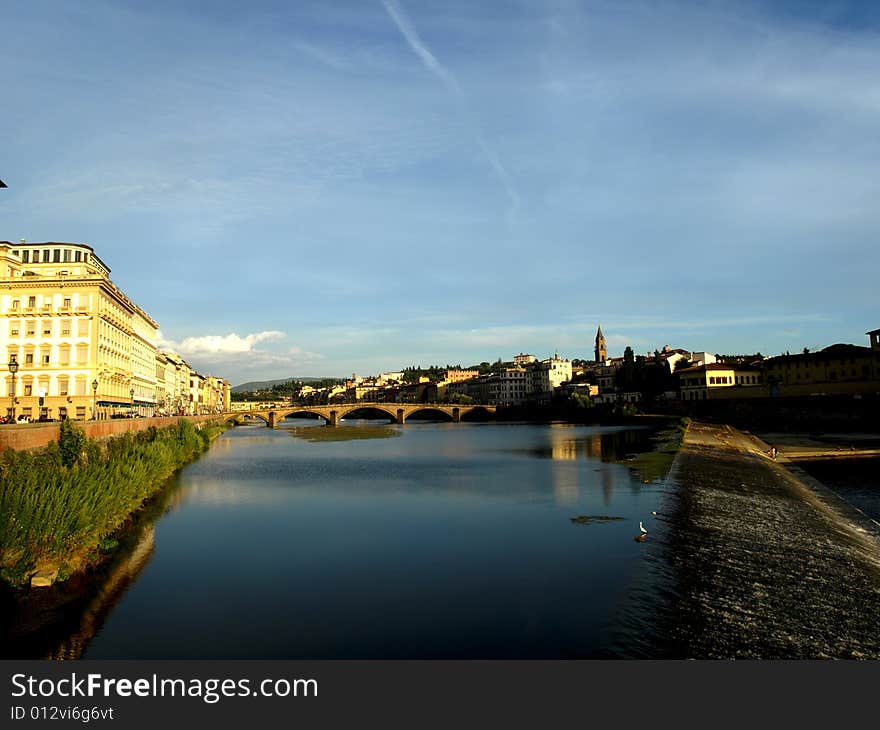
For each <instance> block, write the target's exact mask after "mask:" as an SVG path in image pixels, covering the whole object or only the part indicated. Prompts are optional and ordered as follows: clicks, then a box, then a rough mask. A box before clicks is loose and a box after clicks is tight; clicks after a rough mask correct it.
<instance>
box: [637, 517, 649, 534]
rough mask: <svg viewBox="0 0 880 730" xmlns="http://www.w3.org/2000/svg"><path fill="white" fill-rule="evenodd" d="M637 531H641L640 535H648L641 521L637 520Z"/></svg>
mask: <svg viewBox="0 0 880 730" xmlns="http://www.w3.org/2000/svg"><path fill="white" fill-rule="evenodd" d="M639 530H640V531H641V533H642V534H643V535H647V534H648V531H647V530H646V529H645V526H644V525H643V524H642V521H641V520H639Z"/></svg>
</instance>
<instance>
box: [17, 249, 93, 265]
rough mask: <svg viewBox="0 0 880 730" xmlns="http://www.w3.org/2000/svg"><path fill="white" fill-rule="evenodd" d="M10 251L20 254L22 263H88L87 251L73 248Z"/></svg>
mask: <svg viewBox="0 0 880 730" xmlns="http://www.w3.org/2000/svg"><path fill="white" fill-rule="evenodd" d="M12 253H14V254H15V255H16V256H19V255H20V256H21V262H22V263H23V264H49V263H52V264H60V263H65V264H66V263H79V262H82V263H84V264H87V263H89V252H88V251H80V250H79V249H75V248H74V249H70V248H44V249H39V248H33V249H31V248H25V249H22V250H21V251H13V252H12Z"/></svg>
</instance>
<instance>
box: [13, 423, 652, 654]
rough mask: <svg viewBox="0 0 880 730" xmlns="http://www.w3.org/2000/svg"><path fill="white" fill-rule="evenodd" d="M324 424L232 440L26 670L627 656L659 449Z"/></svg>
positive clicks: (526, 433) (508, 432)
mask: <svg viewBox="0 0 880 730" xmlns="http://www.w3.org/2000/svg"><path fill="white" fill-rule="evenodd" d="M320 423H322V422H320V421H313V420H307V419H288V420H286V421H284V422H283V423H282V425H281V427H279V428H277V429H275V430H271V429H267V428H264V427H259V426H252V425H251V426H241V427H237V428H234V429H231V430H229V431H227V432H226V433H224V434H223V435H222V436H221V437H220V438H218V439H217V441H216V442H215V443H214V444H213V445H212V447H211V449H210V450H209V451H208V452H207V453H206V454H205V455H204V456H202V457H201V458H200V459H198V460H197V461H195V462H193V463H192V464H190V465H188V466H187V467H185V468H184V469H183V470H182V471H181V472H180V473H179V474H178V475H177V476H176V477H175V478H174V479H173V480H172V483H171V484H169V486H168V489H167V490H166V491H165V493H164V495H163V497H162V499H161V500H160V502H159V506H158V507H156V506H154V508H153V509H152V511H150V510H147V512H146V513H145V515H144V517H142V518H141V519H140V522H139V523H138V524H136V526H135V528H133V530H132V534H131V537H130V539H129V545H128V546H127V548H126V549H125V550H124V551H123V552H122V553H121V554H120V556H119V557H118V558H117V560H116V562H115V563H114V564H113V565H112V566H110V567H109V568H108V569H107V570H106V571H105V573H104V574H103V576H102V578H101V580H102V581H103V585H101V586H97V587H96V586H95V585H88V586H86V587H80V589H79V590H82V591H84V592H86V591H87V592H89V596H88V598H87V599H86V598H81V600H79V601H73V600H71V601H69V602H68V606H67V608H66V609H64V610H63V611H60V612H59V611H56V614H58V613H60V614H61V615H62V616H63V620H58V621H56V622H55V625H54V626H53V627H50V628H47V627H45V626H44V627H43V629H41V635H40V638H39V640H36V639H35V640H34V642H33V645H32V646H31V647H29V646H28V644H27V638H26V637H22V635H21V634H20V633H19V634H18V635H17V639H16V641H17V644H16V646H17V649H16V653H17V654H18V655H34V656H40V655H48V656H56V657H60V656H67V657H82V658H88V659H107V658H125V659H148V658H192V659H212V658H226V659H236V658H260V659H262V658H278V659H335V658H369V659H393V658H412V659H416V658H418V659H439V658H460V659H478V658H493V659H501V658H545V659H550V658H585V657H607V656H615V655H616V652H617V651H618V649H619V647H620V641H621V631H622V627H623V624H624V623H627V624H628V625H630V626H631V625H632V620H631V619H632V616H631V613H632V605H633V602H632V600H631V598H630V596H631V595H632V593H633V590H634V587H636V586H638V585H640V583H642V582H643V581H644V572H645V568H644V563H645V558H644V556H645V554H646V553H645V550H646V548H647V547H649V545H646V544H645V543H640V542H637V541H635V540H634V537H635V536H636V535H637V534H638V533H639V522H640V521H642V522H644V524H645V526H646V528H647V529H648V530H649V531H650V530H652V529H653V525H654V524H655V521H656V520H657V519H658V518H656V517H654V516H652V512H654V511H657V510H658V509H660V504H661V500H662V496H663V494H664V491H665V490H666V485H665V483H664V480H663V479H662V478H659V479H652V478H646V477H649V475H647V474H645V473H640V472H639V471H638V470H637V469H636V468H634V467H633V464H632V463H631V462H627V461H626V458H627V456H628V455H631V454H633V453H635V452H639V451H644V450H648V449H650V448H651V446H652V443H651V441H650V436H651V432H650V431H648V430H646V429H633V428H623V427H598V426H597V427H590V426H573V425H567V424H549V425H546V424H544V425H536V424H501V423H459V424H452V423H436V422H417V421H410V422H408V423H407V424H406V425H405V426H397V425H389V424H387V423H383V422H375V421H357V422H346V421H343V424H342V425H341V426H339V427H338V428H335V429H334V428H329V427H322V426H320ZM578 517H585V519H582V520H580V521H573V518H578ZM649 538H650V535H649ZM73 587H74V588H75V587H76V584H73ZM63 590H72V588H70V587H68V588H67V589H63ZM645 610H648V608H646V609H645ZM627 613H629V614H630V615H629V619H628V620H627V621H626V622H624V621H623V620H622V617H623V616H624V614H627ZM53 632H54V634H53Z"/></svg>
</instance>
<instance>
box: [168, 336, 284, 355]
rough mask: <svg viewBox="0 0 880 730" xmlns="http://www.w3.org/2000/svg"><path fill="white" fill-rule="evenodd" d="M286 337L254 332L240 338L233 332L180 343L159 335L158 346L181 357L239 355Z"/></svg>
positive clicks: (187, 339)
mask: <svg viewBox="0 0 880 730" xmlns="http://www.w3.org/2000/svg"><path fill="white" fill-rule="evenodd" d="M284 337H287V335H286V334H285V333H284V332H278V331H277V330H268V331H265V332H255V333H252V334H249V335H245V336H244V337H241V336H240V335H238V334H237V333H235V332H230V333H229V334H228V335H203V336H201V337H186V338H184V339H183V340H181V341H180V342H174V341H173V340H167V339H165V338H164V337H163V335H162V333H161V332H160V333H159V346H160V347H162V348H167V349H172V350H175V351H176V352H179V353H180V354H181V355H240V354H244V353H252V352H255V349H254V346H255V345H257V344H259V343H260V342H266V341H269V340H279V339H282V338H284Z"/></svg>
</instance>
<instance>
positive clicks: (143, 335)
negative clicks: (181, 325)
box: [0, 241, 229, 420]
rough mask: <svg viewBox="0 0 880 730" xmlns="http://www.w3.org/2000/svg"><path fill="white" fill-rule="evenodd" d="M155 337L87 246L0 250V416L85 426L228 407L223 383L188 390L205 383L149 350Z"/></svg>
mask: <svg viewBox="0 0 880 730" xmlns="http://www.w3.org/2000/svg"><path fill="white" fill-rule="evenodd" d="M158 330H159V325H158V324H157V323H156V321H155V320H154V319H153V318H152V317H150V316H149V315H148V314H147V313H146V312H145V311H144V310H143V309H142V308H141V307H139V306H138V305H137V304H135V303H134V302H133V301H132V300H131V299H130V298H129V297H128V296H126V295H125V293H124V292H122V291H121V290H120V289H119V287H117V286H116V285H115V284H114V283H113V282H112V281H111V279H110V268H109V267H108V266H107V265H106V264H105V263H104V262H103V261H102V260H101V259H100V257H98V255H97V254H95V252H94V250H93V249H92V247H91V246H87V245H85V244H81V243H55V242H48V243H28V242H26V241H21V242H19V243H17V244H14V243H11V242H9V241H0V350H2V351H3V352H4V355H5V357H6V363H7V365H6V368H5V371H6V372H5V373H4V376H5V381H6V387H5V390H4V394H5V395H6V396H7V399H6V401H5V403H3V405H2V411H0V412H2V413H4V414H5V415H7V416H12V415H13V412H14V414H15V415H16V416H23V417H26V418H29V419H30V420H40V419H44V420H45V419H52V420H55V419H63V418H71V419H77V420H86V419H94V418H98V419H100V418H110V417H113V416H121V415H140V416H153V415H174V414H181V415H183V414H187V413H189V414H192V413H198V412H199V410H197V407H199V406H204V407H210V408H218V407H221V406H225V407H227V408H228V404H229V396H228V386H229V384H228V383H226V381H224V380H222V379H219V378H214V379H213V380H212V381H211V384H210V385H209V387H208V388H207V392H206V389H205V387H204V383H203V384H202V387H201V388H198V387H197V388H195V389H193V388H192V387H191V384H192V383H193V382H194V381H196V380H198V379H199V378H202V380H204V378H203V377H202V376H198V377H193V376H197V374H196V373H195V372H194V371H193V370H192V368H190V366H189V365H188V364H187V363H186V361H185V360H183V358H181V357H180V356H179V355H175V354H173V353H160V352H159V351H158V348H157V334H158ZM13 362H14V363H15V365H16V366H17V371H16V372H15V374H14V375H13V374H12V373H11V372H10V367H9V364H10V363H13ZM13 369H15V368H13ZM13 396H14V402H13Z"/></svg>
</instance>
